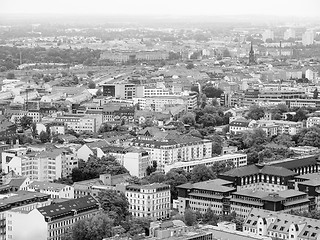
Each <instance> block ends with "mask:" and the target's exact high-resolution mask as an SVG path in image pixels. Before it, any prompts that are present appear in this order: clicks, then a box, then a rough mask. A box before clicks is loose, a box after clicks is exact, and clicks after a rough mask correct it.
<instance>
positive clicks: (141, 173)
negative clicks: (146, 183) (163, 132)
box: [102, 146, 151, 178]
mask: <svg viewBox="0 0 320 240" xmlns="http://www.w3.org/2000/svg"><path fill="white" fill-rule="evenodd" d="M102 151H103V152H104V153H105V154H109V155H112V156H114V157H115V158H116V160H117V161H118V162H119V163H120V164H121V165H122V166H124V167H125V168H126V169H127V170H128V171H129V173H130V175H131V176H135V177H138V178H143V177H145V176H146V170H147V168H148V166H150V165H151V161H150V155H149V153H148V152H147V151H146V150H144V149H141V148H135V147H128V148H125V147H114V146H108V147H105V148H103V149H102Z"/></svg>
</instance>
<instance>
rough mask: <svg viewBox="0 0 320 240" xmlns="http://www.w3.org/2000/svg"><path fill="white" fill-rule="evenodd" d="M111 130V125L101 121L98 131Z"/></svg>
mask: <svg viewBox="0 0 320 240" xmlns="http://www.w3.org/2000/svg"><path fill="white" fill-rule="evenodd" d="M110 131H112V126H111V125H110V124H108V123H102V124H101V126H100V128H99V131H98V132H99V133H104V132H110Z"/></svg>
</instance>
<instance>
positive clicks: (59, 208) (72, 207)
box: [38, 196, 99, 218]
mask: <svg viewBox="0 0 320 240" xmlns="http://www.w3.org/2000/svg"><path fill="white" fill-rule="evenodd" d="M94 208H96V209H98V208H99V203H98V201H97V200H95V199H94V198H93V197H92V196H85V197H82V198H77V199H72V200H69V201H65V202H62V203H58V204H51V205H49V206H45V207H41V208H38V210H39V212H40V213H41V214H42V215H43V216H44V217H50V218H58V217H60V216H65V215H68V214H74V212H75V211H77V212H80V211H85V210H87V209H94Z"/></svg>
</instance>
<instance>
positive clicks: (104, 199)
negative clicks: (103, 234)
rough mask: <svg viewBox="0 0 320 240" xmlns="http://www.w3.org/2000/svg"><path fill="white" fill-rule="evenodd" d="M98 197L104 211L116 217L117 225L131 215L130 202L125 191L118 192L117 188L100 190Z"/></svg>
mask: <svg viewBox="0 0 320 240" xmlns="http://www.w3.org/2000/svg"><path fill="white" fill-rule="evenodd" d="M97 198H98V201H99V203H100V204H101V208H102V209H103V211H104V212H105V213H108V214H109V216H111V217H112V218H113V219H114V221H115V224H116V225H118V224H120V222H122V221H124V220H125V219H126V217H127V216H129V215H130V212H129V202H128V200H127V198H126V196H125V195H124V193H118V192H117V191H115V190H102V191H99V193H98V197H97Z"/></svg>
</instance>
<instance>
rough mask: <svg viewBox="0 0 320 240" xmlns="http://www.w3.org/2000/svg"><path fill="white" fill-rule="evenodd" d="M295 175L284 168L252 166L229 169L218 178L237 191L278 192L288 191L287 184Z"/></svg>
mask: <svg viewBox="0 0 320 240" xmlns="http://www.w3.org/2000/svg"><path fill="white" fill-rule="evenodd" d="M296 175H298V174H297V173H295V172H293V171H291V170H288V169H286V168H284V167H276V166H268V165H262V164H255V165H254V164H252V165H248V166H244V167H239V168H234V169H231V170H229V171H227V172H225V173H222V174H220V175H219V178H221V179H224V180H226V181H230V182H232V183H233V184H234V187H236V188H237V190H238V191H240V190H245V189H251V190H254V191H265V192H280V191H284V190H287V189H288V182H289V181H290V180H293V179H294V177H295V176H296Z"/></svg>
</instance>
